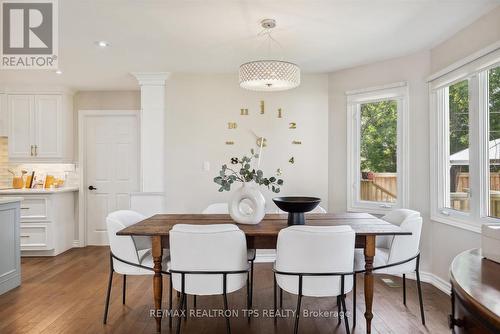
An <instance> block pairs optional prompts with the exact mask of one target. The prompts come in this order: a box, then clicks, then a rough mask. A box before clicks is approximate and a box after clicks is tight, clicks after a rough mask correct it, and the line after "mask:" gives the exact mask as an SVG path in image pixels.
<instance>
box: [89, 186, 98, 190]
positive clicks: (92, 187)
mask: <svg viewBox="0 0 500 334" xmlns="http://www.w3.org/2000/svg"><path fill="white" fill-rule="evenodd" d="M89 190H97V188H96V187H94V186H89Z"/></svg>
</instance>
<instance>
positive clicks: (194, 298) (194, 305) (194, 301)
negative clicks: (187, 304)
mask: <svg viewBox="0 0 500 334" xmlns="http://www.w3.org/2000/svg"><path fill="white" fill-rule="evenodd" d="M193 309H195V310H196V295H194V296H193Z"/></svg>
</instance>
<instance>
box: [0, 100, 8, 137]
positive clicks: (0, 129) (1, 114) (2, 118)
mask: <svg viewBox="0 0 500 334" xmlns="http://www.w3.org/2000/svg"><path fill="white" fill-rule="evenodd" d="M6 103H7V102H6V99H5V94H2V93H0V137H3V136H7V133H8V130H7V106H6Z"/></svg>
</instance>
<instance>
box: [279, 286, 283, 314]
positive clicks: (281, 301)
mask: <svg viewBox="0 0 500 334" xmlns="http://www.w3.org/2000/svg"><path fill="white" fill-rule="evenodd" d="M280 309H283V289H282V288H280Z"/></svg>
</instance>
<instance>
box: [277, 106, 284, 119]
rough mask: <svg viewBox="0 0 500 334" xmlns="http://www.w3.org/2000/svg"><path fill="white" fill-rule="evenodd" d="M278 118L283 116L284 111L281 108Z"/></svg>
mask: <svg viewBox="0 0 500 334" xmlns="http://www.w3.org/2000/svg"><path fill="white" fill-rule="evenodd" d="M278 118H283V111H282V110H281V108H279V109H278Z"/></svg>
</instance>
